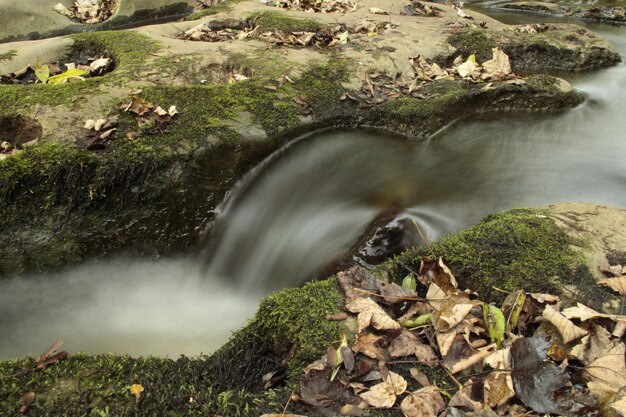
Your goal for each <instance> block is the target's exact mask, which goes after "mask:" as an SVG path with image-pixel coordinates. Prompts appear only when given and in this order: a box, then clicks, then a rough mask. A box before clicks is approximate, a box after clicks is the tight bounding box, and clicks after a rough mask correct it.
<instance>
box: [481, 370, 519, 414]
mask: <svg viewBox="0 0 626 417" xmlns="http://www.w3.org/2000/svg"><path fill="white" fill-rule="evenodd" d="M483 395H484V401H485V405H488V406H489V407H491V408H496V407H500V406H502V405H503V404H505V403H506V402H507V401H509V400H510V399H512V398H513V397H515V391H514V390H513V380H512V379H511V374H510V373H509V372H502V371H495V372H492V373H490V374H489V376H488V377H487V378H486V379H485V381H484V387H483Z"/></svg>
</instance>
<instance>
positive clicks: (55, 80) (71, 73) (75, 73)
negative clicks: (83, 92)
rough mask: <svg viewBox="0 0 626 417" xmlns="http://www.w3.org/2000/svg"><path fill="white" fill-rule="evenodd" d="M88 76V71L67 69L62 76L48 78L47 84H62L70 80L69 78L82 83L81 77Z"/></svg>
mask: <svg viewBox="0 0 626 417" xmlns="http://www.w3.org/2000/svg"><path fill="white" fill-rule="evenodd" d="M87 74H89V71H84V70H80V69H78V68H72V69H68V70H67V71H65V72H64V73H62V74H58V75H55V76H52V77H50V79H49V80H48V84H63V83H66V82H68V81H69V80H70V78H76V79H79V80H81V81H84V80H85V79H84V78H83V75H87Z"/></svg>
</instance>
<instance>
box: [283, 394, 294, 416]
mask: <svg viewBox="0 0 626 417" xmlns="http://www.w3.org/2000/svg"><path fill="white" fill-rule="evenodd" d="M295 393H296V392H295V391H291V394H289V399H288V400H287V404H285V407H284V408H283V412H282V413H281V415H285V414H287V408H289V403H291V399H292V398H293V395H294V394H295Z"/></svg>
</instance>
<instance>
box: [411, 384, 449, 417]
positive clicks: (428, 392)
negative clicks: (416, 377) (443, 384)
mask: <svg viewBox="0 0 626 417" xmlns="http://www.w3.org/2000/svg"><path fill="white" fill-rule="evenodd" d="M445 408H446V406H445V403H444V401H443V398H442V397H441V393H439V390H438V389H437V387H435V386H433V385H430V386H428V387H424V388H421V389H418V390H417V391H413V392H412V393H410V394H409V396H408V397H406V398H405V399H404V400H402V403H401V404H400V410H402V414H404V415H405V416H406V417H436V416H437V415H439V413H441V412H442V411H443V410H444V409H445Z"/></svg>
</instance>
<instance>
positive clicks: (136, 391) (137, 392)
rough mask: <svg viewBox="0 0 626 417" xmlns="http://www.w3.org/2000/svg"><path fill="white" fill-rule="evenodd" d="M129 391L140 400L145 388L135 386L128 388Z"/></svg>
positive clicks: (139, 385)
mask: <svg viewBox="0 0 626 417" xmlns="http://www.w3.org/2000/svg"><path fill="white" fill-rule="evenodd" d="M128 390H129V391H130V394H131V395H134V396H135V398H136V399H137V400H139V398H140V397H141V393H142V392H143V391H144V388H143V385H141V384H133V385H131V386H130V387H129V388H128Z"/></svg>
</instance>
